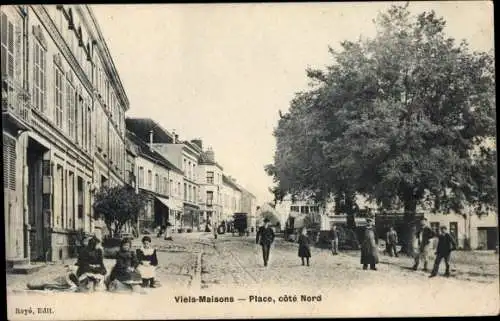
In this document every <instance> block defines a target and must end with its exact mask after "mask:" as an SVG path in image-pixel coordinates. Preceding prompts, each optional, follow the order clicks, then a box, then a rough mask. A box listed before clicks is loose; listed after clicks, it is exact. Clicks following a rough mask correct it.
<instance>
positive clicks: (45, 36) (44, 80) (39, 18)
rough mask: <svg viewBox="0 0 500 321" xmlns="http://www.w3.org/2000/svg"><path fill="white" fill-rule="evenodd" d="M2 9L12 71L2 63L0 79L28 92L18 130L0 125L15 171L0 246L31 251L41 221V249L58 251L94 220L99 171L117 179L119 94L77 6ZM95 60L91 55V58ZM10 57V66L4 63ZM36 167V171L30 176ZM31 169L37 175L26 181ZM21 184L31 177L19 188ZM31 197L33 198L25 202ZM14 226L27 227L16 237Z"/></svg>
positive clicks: (91, 26) (51, 255)
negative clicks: (45, 231) (45, 234)
mask: <svg viewBox="0 0 500 321" xmlns="http://www.w3.org/2000/svg"><path fill="white" fill-rule="evenodd" d="M1 12H2V20H4V22H7V23H6V25H7V26H9V23H8V22H9V21H10V22H11V23H12V24H10V25H11V26H12V28H11V29H10V30H12V32H10V31H9V27H7V29H4V30H2V32H3V31H6V32H7V34H9V36H8V39H10V40H9V42H10V43H12V44H13V45H12V46H10V47H9V45H8V44H6V45H7V47H3V49H2V55H3V54H9V57H8V58H12V59H10V62H8V63H6V64H5V65H4V61H8V60H4V59H2V68H3V67H5V68H3V69H5V70H7V69H10V70H11V71H12V72H10V73H4V70H2V83H3V85H2V88H6V90H7V91H8V92H13V90H14V87H16V90H17V91H18V92H19V91H20V90H21V91H23V92H25V93H26V94H28V95H25V97H29V98H26V107H28V108H26V110H27V111H28V113H27V114H26V115H29V117H26V118H27V119H28V118H29V123H30V126H29V128H28V132H25V133H23V134H21V135H12V136H9V135H8V133H7V132H6V131H3V133H4V137H6V138H4V141H5V140H7V143H8V144H10V145H13V147H8V148H10V149H9V150H6V148H4V155H5V153H6V152H11V150H14V151H15V154H16V156H15V157H9V159H12V161H13V165H12V166H11V167H12V168H13V169H15V172H16V173H22V175H15V176H13V177H14V179H15V180H16V182H15V186H16V188H15V192H14V195H12V197H10V198H9V199H8V200H7V201H6V202H4V205H5V206H4V208H5V209H6V210H7V211H8V213H11V214H14V213H15V215H13V216H15V219H14V218H13V217H11V216H7V217H6V223H8V224H6V227H8V226H9V225H12V227H13V229H12V231H14V232H10V234H9V236H8V238H7V241H8V245H7V247H6V249H7V253H8V256H9V255H10V256H13V257H30V256H33V255H34V254H30V253H31V252H36V250H37V246H38V245H37V244H38V243H43V242H42V240H40V239H38V238H39V236H38V235H39V233H40V232H37V231H38V229H42V227H43V224H48V225H46V228H47V227H48V226H49V225H50V229H51V232H49V234H50V235H49V236H50V237H49V239H48V240H45V241H44V242H45V243H46V245H47V246H48V249H45V250H44V251H45V252H46V253H43V254H41V255H45V258H47V259H49V260H57V259H60V258H65V257H67V256H69V255H70V247H71V246H72V244H71V242H72V240H71V237H72V234H74V231H76V230H78V229H84V230H85V231H86V232H88V233H93V232H95V228H96V227H99V224H98V222H94V220H93V219H92V215H93V213H92V207H91V205H92V193H93V192H94V191H96V189H97V188H99V187H100V185H101V182H102V180H101V178H102V177H104V178H105V179H106V180H109V181H110V182H112V184H120V183H123V174H124V164H125V149H124V142H123V137H124V135H123V134H124V131H123V129H124V113H125V110H126V109H128V101H127V99H126V97H125V96H124V92H123V88H122V87H121V84H119V80H118V79H119V77H118V76H117V75H116V71H115V70H114V67H113V66H112V62H111V60H110V59H111V58H110V57H109V53H108V52H107V48H106V45H105V43H104V41H103V39H102V37H101V35H100V33H99V32H98V27H97V26H96V25H95V23H94V22H95V21H94V20H93V17H92V16H91V13H90V12H89V11H88V10H87V7H86V6H73V5H70V6H52V5H47V6H41V5H32V6H2V8H1ZM23 21H24V22H23ZM10 35H11V36H10ZM4 48H7V49H6V50H4ZM11 48H12V50H11ZM96 61H100V63H99V62H98V63H96V65H94V64H93V63H94V62H96ZM11 65H13V66H14V67H13V68H9V67H10V66H11ZM99 66H101V67H102V69H103V72H102V75H101V76H100V78H101V79H104V83H106V82H107V85H106V86H105V87H102V88H98V87H97V79H98V77H97V73H96V72H95V71H96V70H97V69H98V67H99ZM4 74H8V76H7V77H4V76H3V75H4ZM4 84H8V85H6V86H4ZM95 94H96V95H95ZM9 95H10V96H9V97H17V96H16V95H11V94H9ZM5 96H8V95H5ZM99 96H102V97H104V98H103V99H101V98H99ZM2 97H4V93H3V92H2ZM96 101H99V103H96ZM2 105H3V102H2ZM23 106H24V105H23ZM2 107H4V106H2ZM99 111H103V113H102V114H101V113H100V112H99ZM9 138H13V139H14V141H13V142H14V144H11V143H12V140H9ZM97 142H98V143H99V144H97ZM97 146H99V147H100V148H101V149H102V151H99V150H98V149H97V148H96V147H97ZM34 154H37V155H38V156H37V157H39V160H37V163H36V164H35V163H33V160H32V159H33V156H29V157H28V155H34ZM94 159H95V162H94ZM14 163H15V164H14ZM42 164H43V168H44V173H43V177H42V175H41V172H33V171H34V170H35V169H36V167H39V168H41V167H42ZM9 166H10V165H9ZM94 166H95V167H94ZM30 171H31V173H30ZM9 172H13V171H9ZM36 173H38V174H37V175H40V176H39V177H34V175H35V174H36ZM30 178H31V179H32V180H35V181H37V183H35V184H34V185H33V184H31V185H30V184H29V183H28V181H29V179H30ZM42 181H43V184H42ZM29 186H33V187H30V189H29V190H28V188H29ZM4 189H5V186H4ZM7 190H9V191H11V190H12V189H8V188H7ZM11 194H13V193H11V192H9V193H7V194H6V195H8V196H11ZM28 199H30V200H31V199H34V201H29V202H28ZM13 200H15V202H14V201H13ZM41 200H43V202H42V201H41ZM32 202H36V204H37V205H36V206H32V205H30V204H31V203H32ZM42 205H43V209H40V208H41V207H42ZM42 213H45V214H43V215H42ZM40 220H45V222H42V223H41V222H40ZM23 233H25V234H26V235H29V237H26V238H24V237H20V235H22V234H23Z"/></svg>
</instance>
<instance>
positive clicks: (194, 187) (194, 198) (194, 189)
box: [193, 186, 198, 203]
mask: <svg viewBox="0 0 500 321" xmlns="http://www.w3.org/2000/svg"><path fill="white" fill-rule="evenodd" d="M196 192H197V189H196V186H193V202H194V203H196V202H198V195H197V194H196Z"/></svg>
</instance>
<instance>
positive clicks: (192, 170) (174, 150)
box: [153, 132, 203, 231]
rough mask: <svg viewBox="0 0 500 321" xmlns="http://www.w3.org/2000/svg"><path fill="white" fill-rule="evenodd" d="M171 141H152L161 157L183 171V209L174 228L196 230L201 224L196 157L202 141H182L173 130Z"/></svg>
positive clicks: (200, 150) (199, 152)
mask: <svg viewBox="0 0 500 321" xmlns="http://www.w3.org/2000/svg"><path fill="white" fill-rule="evenodd" d="M172 135H173V141H172V143H153V147H154V149H155V150H156V151H158V152H159V153H160V154H161V155H162V156H163V157H165V158H167V159H168V160H169V161H170V162H172V163H173V164H174V165H175V166H177V167H179V168H182V171H183V173H184V175H183V181H182V195H183V211H182V214H181V215H180V216H179V217H178V218H177V219H176V220H175V222H174V225H175V230H178V229H185V230H187V229H191V230H193V231H198V230H200V229H201V226H202V225H203V218H202V216H201V212H200V205H199V202H200V185H199V175H198V173H199V168H198V167H199V165H198V159H199V157H200V154H201V153H202V141H201V140H199V139H198V140H192V141H182V140H179V136H178V135H177V134H176V133H175V132H173V133H172Z"/></svg>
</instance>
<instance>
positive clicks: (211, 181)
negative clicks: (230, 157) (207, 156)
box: [198, 163, 222, 225]
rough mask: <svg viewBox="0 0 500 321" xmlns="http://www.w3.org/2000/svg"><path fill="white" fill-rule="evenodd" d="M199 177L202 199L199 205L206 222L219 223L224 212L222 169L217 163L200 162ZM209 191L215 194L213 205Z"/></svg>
mask: <svg viewBox="0 0 500 321" xmlns="http://www.w3.org/2000/svg"><path fill="white" fill-rule="evenodd" d="M209 173H213V174H210V175H209ZM198 178H199V179H198V182H199V186H200V200H201V201H200V203H199V205H200V210H201V211H202V213H203V217H204V222H205V223H206V222H209V223H210V224H211V225H212V224H214V223H215V224H217V223H219V222H220V217H221V214H222V202H221V201H222V169H221V168H220V167H219V166H217V165H216V164H203V163H202V164H199V166H198ZM209 193H211V195H213V199H212V202H211V204H212V205H211V206H210V205H209V201H208V194H209Z"/></svg>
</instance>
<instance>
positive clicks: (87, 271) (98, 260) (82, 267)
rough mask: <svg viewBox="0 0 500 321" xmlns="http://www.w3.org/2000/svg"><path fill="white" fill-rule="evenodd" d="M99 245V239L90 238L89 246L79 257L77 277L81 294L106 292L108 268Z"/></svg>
mask: <svg viewBox="0 0 500 321" xmlns="http://www.w3.org/2000/svg"><path fill="white" fill-rule="evenodd" d="M99 243H100V240H99V239H98V238H96V237H92V238H90V239H89V240H88V243H87V246H86V247H84V248H83V249H82V250H81V251H80V253H79V255H78V259H77V262H76V265H77V266H78V269H77V271H76V277H77V278H78V284H77V285H78V287H79V291H81V292H87V291H94V290H98V291H100V290H104V277H105V275H106V267H105V266H104V260H103V250H102V249H101V248H100V247H99V246H98V244H99Z"/></svg>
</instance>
